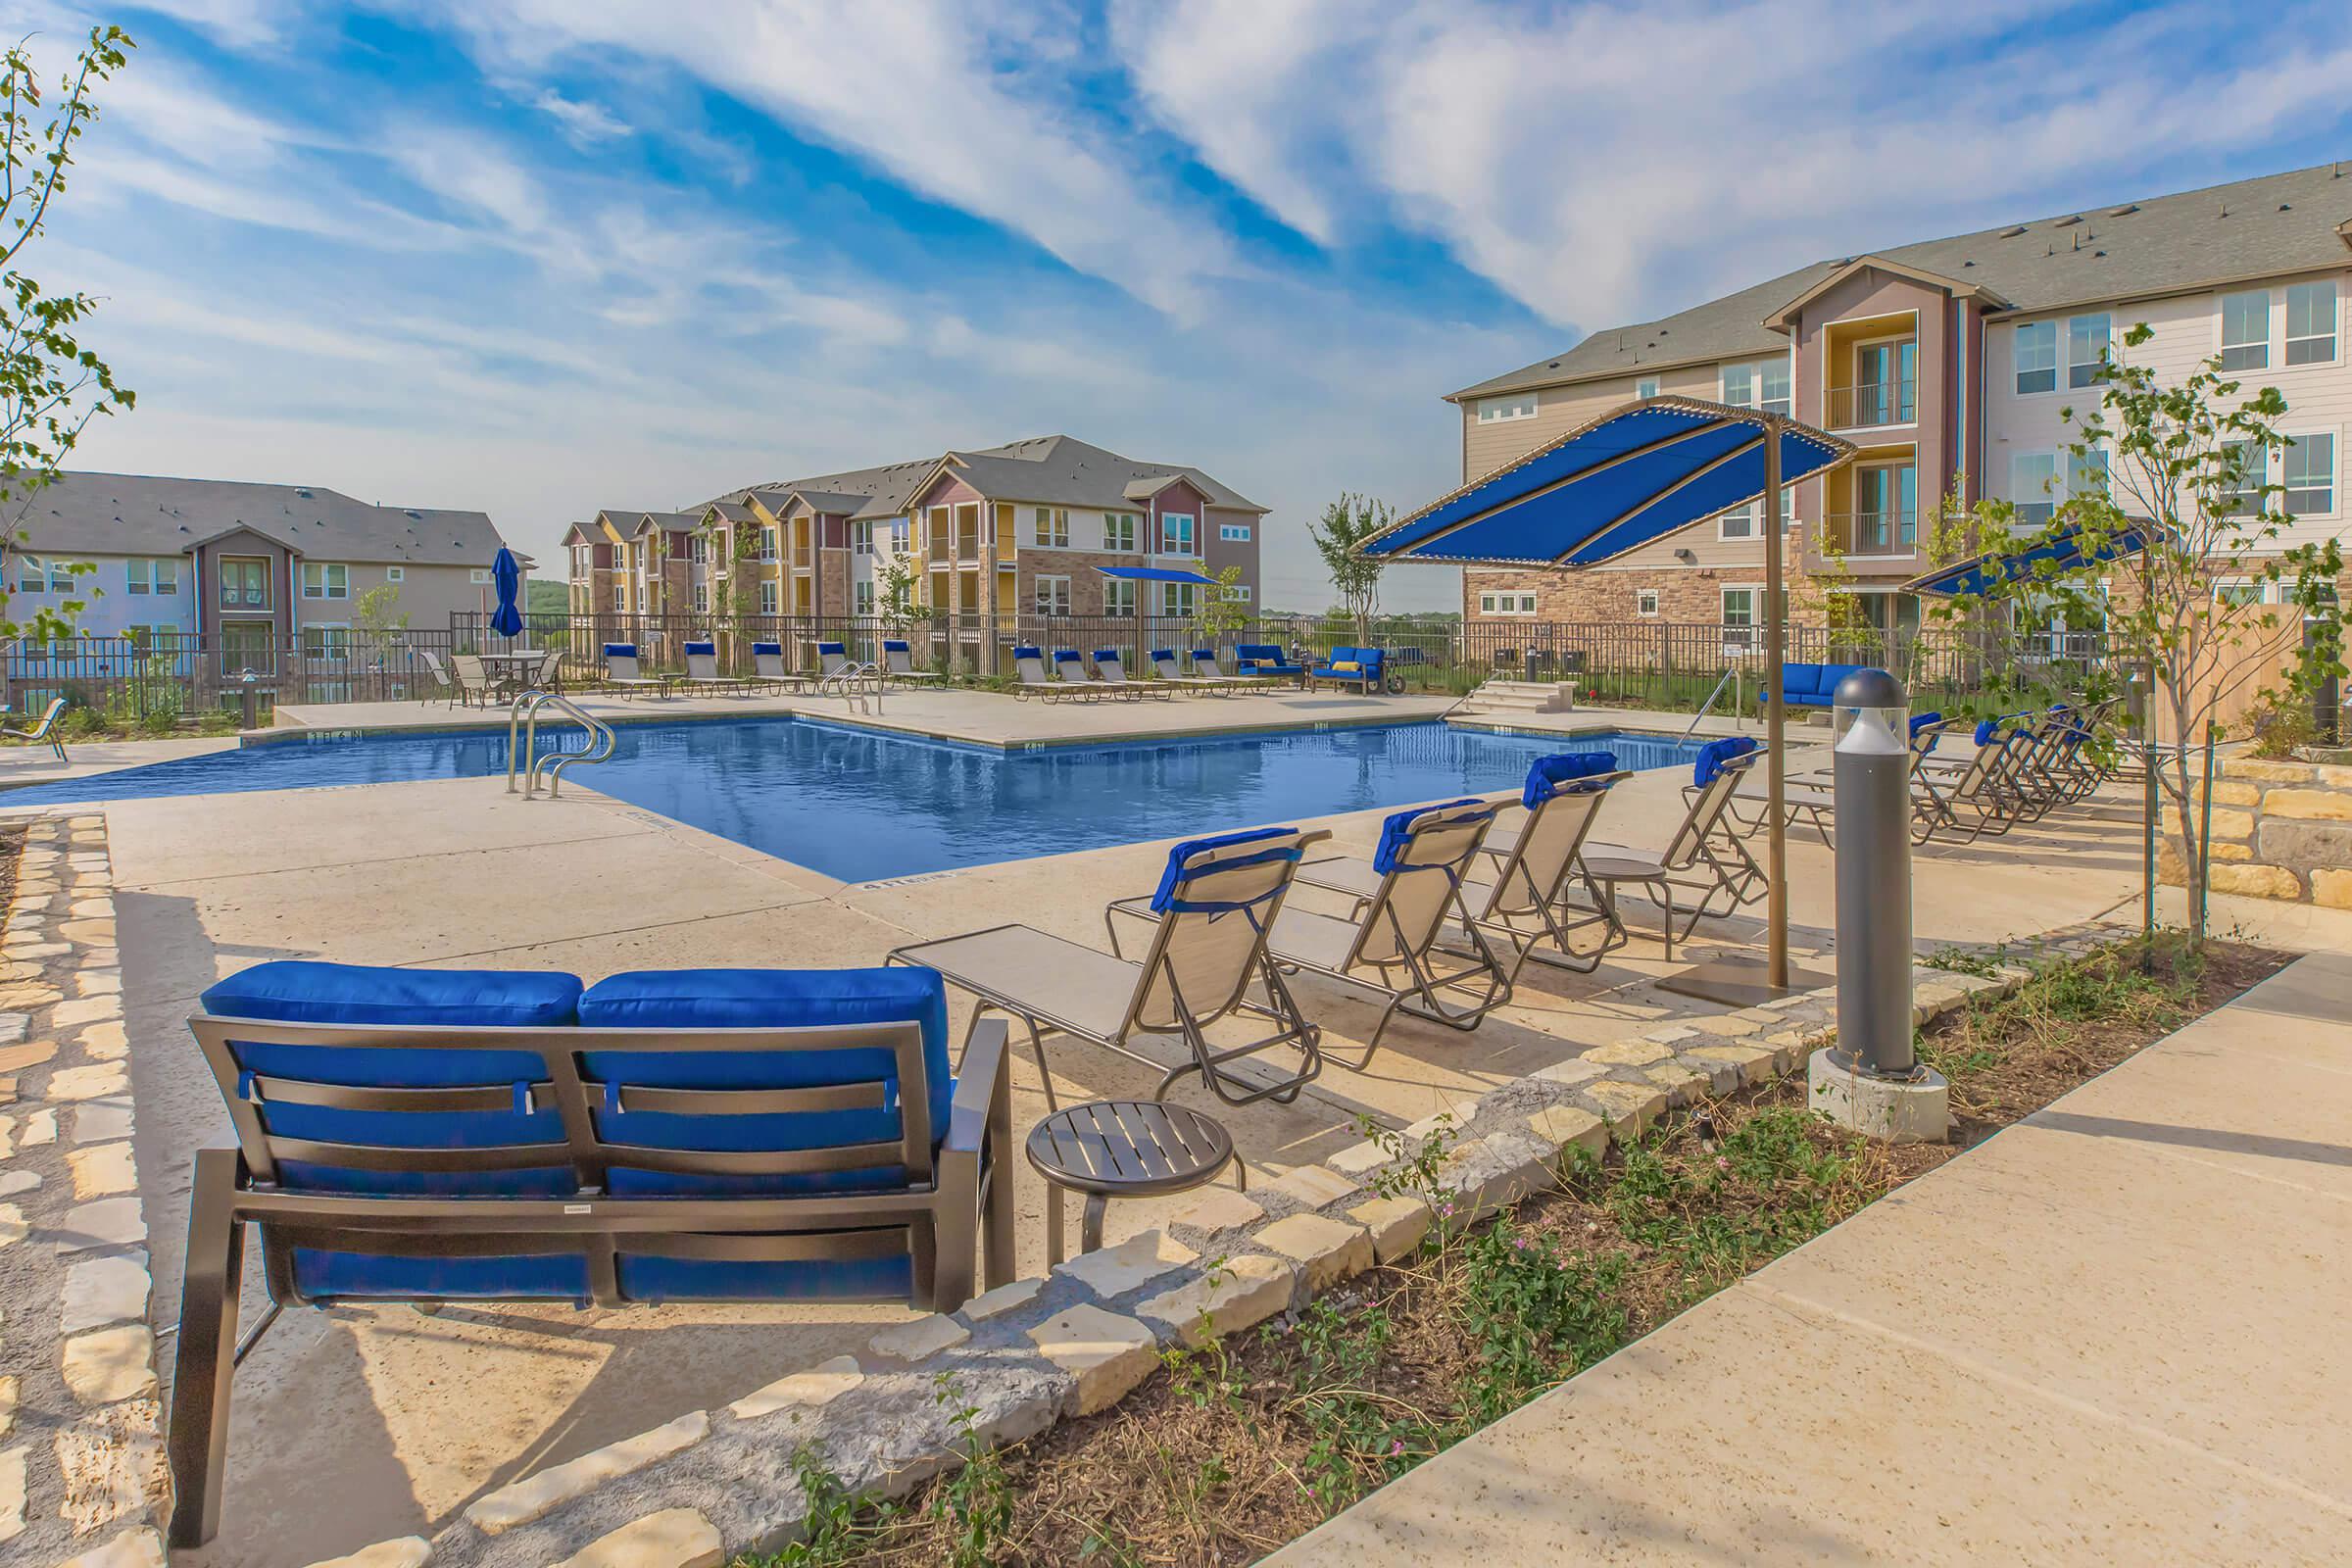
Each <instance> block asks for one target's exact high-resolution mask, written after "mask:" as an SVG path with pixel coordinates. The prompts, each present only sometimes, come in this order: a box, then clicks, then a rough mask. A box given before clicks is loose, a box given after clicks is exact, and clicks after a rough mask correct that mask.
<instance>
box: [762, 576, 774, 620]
mask: <svg viewBox="0 0 2352 1568" xmlns="http://www.w3.org/2000/svg"><path fill="white" fill-rule="evenodd" d="M760 613H761V614H762V615H772V614H774V613H776V585H775V583H774V582H772V581H768V582H762V583H760Z"/></svg>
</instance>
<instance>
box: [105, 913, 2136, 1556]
mask: <svg viewBox="0 0 2352 1568" xmlns="http://www.w3.org/2000/svg"><path fill="white" fill-rule="evenodd" d="M2125 935H2129V932H2127V931H2126V930H2124V929H2123V928H2122V927H2119V926H2112V925H2105V924H2095V923H2094V924H2085V925H2082V926H2076V927H2070V928H2067V929H2065V930H2061V931H2054V932H2051V933H2049V934H2047V935H2046V936H2044V937H2042V938H2041V939H2039V940H2038V941H2037V942H2036V943H2034V952H2033V956H2034V957H2036V958H2047V957H2051V956H2081V955H2082V954H2083V953H2085V952H2087V951H2089V950H2090V949H2091V948H2093V947H2096V946H2098V945H2100V944H2103V943H2106V942H2110V941H2113V940H2115V939H2116V938H2118V937H2121V936H2125ZM1957 951H1961V952H1968V951H1970V950H1968V949H1960V950H1957ZM1985 958H1986V960H1987V961H1986V967H1987V969H1988V970H1989V971H1990V972H1988V973H1985V974H1965V973H1959V972H1955V971H1950V970H1945V969H1939V968H1931V967H1929V966H1927V965H1925V964H1922V965H1920V966H1919V967H1918V968H1916V969H1915V970H1914V971H1913V984H1914V993H1913V995H1914V1002H1915V1014H1916V1016H1917V1018H1918V1020H1919V1021H1920V1022H1921V1023H1925V1022H1927V1021H1928V1020H1929V1019H1931V1018H1936V1017H1939V1016H1941V1015H1942V1014H1944V1013H1946V1012H1950V1011H1952V1010H1953V1009H1955V1008H1957V1007H1960V1006H1962V1005H1965V1004H1966V1003H1967V1001H1968V999H1969V998H1970V997H1971V996H1973V995H1975V994H1977V993H1980V992H1987V991H1989V992H1996V993H1999V994H2001V995H2007V994H2008V993H2010V992H2012V991H2014V990H2015V989H2016V988H2017V987H2018V985H2019V984H2020V983H2021V982H2022V981H2023V980H2024V979H2025V978H2026V977H2027V976H2028V975H2029V974H2030V973H2031V972H2032V969H2031V966H2030V965H2029V964H2027V963H2023V962H2018V961H2014V960H2011V959H2010V958H2009V957H2008V956H2007V955H2006V954H2005V953H2004V952H2002V951H2001V950H1991V951H1989V952H1986V953H1985ZM1835 1011H1836V998H1835V992H1834V991H1833V990H1828V989H1825V990H1822V991H1816V992H1810V993H1803V994H1799V995H1796V996H1791V997H1788V998H1784V999H1782V1000H1780V1001H1778V1002H1775V1003H1772V1004H1770V1005H1766V1006H1762V1007H1754V1008H1749V1009H1746V1010H1744V1011H1740V1012H1735V1013H1728V1014H1724V1015H1721V1016H1714V1017H1705V1018H1693V1019H1687V1020H1684V1021H1682V1022H1678V1023H1666V1024H1655V1025H1652V1026H1650V1027H1649V1028H1647V1029H1645V1030H1643V1031H1642V1032H1641V1033H1640V1034H1637V1035H1632V1036H1629V1037H1628V1038H1626V1039H1623V1040H1620V1041H1617V1042H1615V1043H1614V1044H1612V1045H1607V1046H1601V1047H1597V1048H1595V1049H1594V1050H1593V1051H1591V1052H1588V1053H1586V1054H1584V1055H1583V1056H1581V1057H1575V1058H1571V1059H1569V1060H1565V1061H1561V1062H1556V1063H1554V1064H1552V1065H1551V1066H1548V1067H1544V1068H1542V1069H1540V1070H1538V1071H1537V1072H1535V1073H1533V1074H1531V1075H1529V1076H1527V1077H1524V1078H1518V1079H1514V1080H1512V1081H1511V1082H1509V1083H1506V1084H1503V1085H1501V1086H1500V1087H1498V1088H1495V1089H1493V1090H1490V1091H1489V1092H1488V1093H1487V1094H1485V1095H1483V1096H1481V1097H1480V1098H1479V1100H1478V1101H1477V1102H1476V1103H1475V1104H1474V1105H1472V1106H1471V1107H1470V1108H1469V1110H1468V1111H1467V1113H1466V1114H1464V1115H1463V1116H1461V1117H1460V1118H1459V1119H1458V1121H1454V1120H1452V1119H1451V1118H1448V1117H1435V1116H1433V1117H1431V1118H1429V1119H1427V1120H1426V1121H1422V1122H1417V1123H1415V1124H1413V1125H1412V1126H1410V1127H1407V1128H1404V1129H1403V1130H1402V1133H1401V1137H1402V1139H1403V1141H1404V1146H1405V1147H1406V1148H1414V1147H1417V1146H1418V1145H1419V1144H1420V1142H1421V1140H1423V1139H1424V1138H1426V1137H1427V1136H1428V1135H1430V1134H1432V1133H1436V1132H1439V1131H1441V1130H1446V1131H1450V1132H1451V1133H1452V1134H1453V1135H1454V1142H1453V1143H1452V1144H1451V1146H1450V1148H1449V1149H1448V1150H1447V1151H1446V1155H1445V1158H1444V1162H1443V1165H1442V1168H1441V1176H1440V1181H1441V1186H1442V1191H1443V1192H1446V1193H1450V1194H1451V1195H1452V1196H1451V1199H1450V1201H1447V1200H1446V1199H1444V1198H1441V1199H1440V1201H1439V1207H1438V1208H1437V1209H1435V1210H1433V1208H1432V1207H1431V1205H1430V1203H1429V1201H1426V1200H1424V1199H1422V1198H1419V1197H1406V1196H1383V1195H1382V1194H1381V1193H1379V1192H1378V1191H1376V1183H1377V1178H1378V1177H1379V1176H1380V1174H1381V1173H1382V1172H1383V1171H1384V1170H1387V1169H1389V1168H1390V1167H1392V1166H1393V1165H1394V1164H1395V1163H1396V1162H1395V1161H1394V1160H1393V1159H1392V1158H1391V1156H1390V1152H1389V1149H1388V1148H1386V1147H1384V1145H1383V1144H1382V1143H1381V1142H1365V1143H1361V1144H1357V1145H1355V1146H1353V1147H1351V1148H1348V1149H1344V1150H1342V1151H1340V1152H1338V1153H1336V1154H1333V1155H1331V1156H1330V1157H1329V1158H1328V1159H1326V1160H1324V1161H1323V1162H1322V1163H1321V1164H1318V1165H1302V1166H1299V1167H1298V1168H1297V1169H1295V1170H1292V1171H1289V1172H1287V1173H1286V1174H1284V1175H1283V1176H1281V1177H1279V1178H1277V1179H1276V1180H1274V1181H1272V1182H1268V1183H1265V1184H1263V1185H1261V1186H1255V1187H1253V1188H1252V1189H1251V1190H1250V1192H1249V1193H1248V1194H1247V1195H1245V1194H1243V1193H1240V1192H1236V1191H1234V1190H1232V1189H1229V1188H1223V1187H1219V1188H1213V1189H1210V1190H1208V1191H1207V1192H1205V1193H1203V1194H1202V1195H1201V1197H1200V1198H1198V1199H1197V1200H1196V1201H1194V1202H1193V1203H1192V1204H1191V1206H1189V1207H1188V1208H1186V1209H1185V1210H1184V1211H1183V1212H1182V1213H1179V1214H1177V1215H1176V1216H1174V1217H1173V1218H1172V1219H1170V1220H1169V1222H1168V1224H1167V1225H1166V1227H1165V1228H1164V1229H1160V1230H1149V1231H1144V1232H1142V1233H1140V1234H1138V1235H1136V1236H1132V1237H1130V1238H1128V1239H1127V1240H1126V1241H1124V1242H1122V1243H1120V1244H1119V1245H1118V1246H1116V1247H1110V1248H1105V1249H1103V1250H1101V1251H1097V1252H1092V1253H1088V1254H1085V1255H1083V1256H1080V1257H1077V1258H1074V1259H1072V1260H1070V1261H1069V1262H1066V1263H1063V1264H1062V1265H1060V1266H1059V1267H1057V1268H1055V1269H1054V1270H1053V1271H1052V1272H1051V1273H1050V1274H1048V1275H1047V1276H1045V1277H1044V1278H1041V1279H1022V1280H1016V1281H1013V1282H1012V1283H1010V1284H1007V1285H1002V1286H998V1287H997V1288H995V1289H993V1290H990V1291H988V1292H986V1293H985V1294H983V1295H981V1296H978V1297H976V1298H974V1299H972V1300H971V1301H969V1302H967V1303H966V1304H965V1305H964V1307H963V1308H962V1309H961V1310H960V1311H957V1312H954V1313H946V1314H941V1313H933V1314H929V1315H927V1316H924V1317H920V1318H917V1319H915V1320H913V1321H912V1322H909V1323H904V1324H899V1325H896V1326H894V1327H891V1328H888V1329H884V1330H883V1331H881V1332H880V1333H878V1334H876V1335H874V1336H873V1338H872V1339H871V1340H870V1341H869V1342H868V1343H867V1345H866V1348H864V1350H862V1351H861V1352H859V1353H858V1354H856V1355H842V1356H836V1357H834V1358H833V1359H832V1360H829V1361H826V1362H823V1363H821V1364H819V1365H817V1366H814V1367H811V1368H809V1370H807V1371H804V1372H796V1373H794V1374H792V1375H791V1376H789V1377H785V1378H781V1379H779V1380H777V1381H776V1382H774V1383H771V1384H769V1385H768V1386H767V1387H765V1388H762V1389H759V1390H756V1391H754V1392H752V1393H750V1394H747V1395H745V1396H744V1397H742V1398H740V1399H737V1400H736V1401H735V1402H733V1403H732V1404H729V1405H727V1406H725V1407H724V1408H722V1409H718V1410H710V1411H703V1410H695V1411H689V1412H687V1413H686V1414H684V1415H681V1416H679V1417H677V1418H676V1419H675V1420H672V1421H670V1422H668V1423H667V1424H666V1425H663V1426H660V1427H656V1428H654V1429H653V1430H652V1431H650V1432H645V1433H641V1434H639V1435H638V1436H636V1437H633V1438H628V1439H624V1440H623V1441H621V1442H618V1443H614V1444H611V1445H608V1446H605V1447H602V1448H599V1449H597V1450H595V1451H594V1452H592V1453H586V1454H582V1455H580V1456H579V1457H578V1458H575V1459H571V1460H567V1461H566V1462H564V1463H563V1464H559V1465H555V1466H552V1467H550V1468H548V1469H545V1470H542V1471H539V1472H538V1473H537V1474H535V1475H531V1476H526V1477H524V1478H522V1479H520V1480H518V1481H515V1482H511V1483H509V1484H508V1485H506V1486H504V1487H501V1488H499V1489H498V1490H496V1491H494V1492H491V1493H488V1494H486V1495H483V1496H481V1497H479V1498H477V1499H475V1500H474V1501H473V1502H472V1503H470V1504H468V1505H467V1506H466V1510H465V1512H464V1514H463V1515H462V1516H461V1517H460V1519H459V1520H458V1522H457V1523H455V1524H453V1525H451V1526H449V1527H448V1528H446V1529H444V1530H443V1531H442V1532H441V1533H440V1535H439V1536H437V1537H436V1538H434V1539H433V1540H432V1541H429V1542H428V1541H426V1540H424V1539H423V1538H421V1537H415V1536H411V1537H405V1538H402V1539H401V1540H398V1541H387V1542H379V1543H377V1544H374V1545H372V1546H368V1547H367V1548H366V1549H365V1550H362V1551H359V1552H355V1553H353V1554H352V1555H350V1556H345V1557H337V1558H333V1559H331V1560H330V1561H327V1562H321V1563H317V1564H313V1565H312V1568H427V1565H431V1568H458V1565H462V1564H463V1565H470V1568H545V1565H547V1564H550V1563H553V1564H557V1565H558V1568H719V1565H722V1564H724V1563H725V1562H726V1561H728V1560H729V1559H730V1558H731V1557H732V1556H733V1555H734V1554H737V1553H742V1552H772V1551H776V1550H779V1549H781V1548H782V1547H783V1546H785V1545H788V1544H791V1543H793V1542H794V1541H797V1540H798V1539H800V1535H801V1532H802V1530H803V1528H804V1526H805V1523H806V1520H807V1515H808V1504H809V1498H808V1495H807V1493H806V1491H805V1490H804V1488H803V1486H802V1483H801V1481H800V1478H799V1476H798V1474H797V1473H796V1457H797V1456H798V1455H800V1454H802V1453H803V1452H809V1453H813V1454H814V1455H817V1456H818V1457H819V1458H820V1459H821V1462H822V1463H823V1465H824V1467H825V1468H826V1470H827V1471H828V1472H830V1474H831V1475H832V1476H833V1477H834V1478H835V1479H836V1480H837V1481H838V1482H839V1483H840V1484H841V1485H842V1486H844V1487H846V1488H847V1489H849V1490H850V1491H851V1492H853V1493H860V1494H867V1495H875V1496H885V1497H900V1496H904V1495H907V1493H909V1492H911V1491H913V1490H914V1489H915V1488H916V1487H917V1486H919V1485H921V1484H922V1483H923V1482H925V1481H927V1480H929V1479H931V1478H932V1477H934V1476H936V1475H939V1474H941V1473H943V1472H945V1471H947V1470H950V1469H952V1468H954V1467H955V1466H956V1465H959V1464H961V1463H962V1462H963V1461H964V1459H965V1457H966V1456H967V1455H966V1453H965V1451H964V1450H965V1446H966V1444H967V1442H969V1443H972V1444H977V1445H980V1446H987V1447H992V1448H993V1447H998V1446H1005V1445H1009V1444H1015V1443H1020V1442H1024V1441H1026V1440H1028V1439H1030V1438H1033V1437H1036V1436H1037V1435H1039V1434H1040V1433H1043V1432H1045V1431H1048V1430H1049V1429H1051V1428H1052V1427H1054V1425H1056V1424H1057V1423H1059V1422H1062V1421H1065V1420H1069V1419H1072V1418H1074V1417H1077V1416H1085V1415H1092V1414H1094V1413H1096V1412H1097V1411H1100V1410H1104V1409H1107V1408H1109V1407H1110V1406H1112V1405H1114V1404H1116V1403H1117V1402H1118V1401H1119V1400H1120V1399H1122V1398H1124V1397H1126V1395H1127V1394H1128V1392H1129V1391H1131V1390H1132V1389H1134V1388H1135V1387H1136V1386H1137V1385H1139V1384H1141V1383H1142V1382H1143V1381H1144V1380H1145V1379H1146V1378H1148V1377H1150V1376H1151V1375H1152V1372H1153V1371H1155V1370H1157V1369H1158V1367H1159V1366H1160V1364H1161V1360H1160V1353H1161V1350H1162V1348H1163V1347H1168V1346H1173V1345H1183V1346H1191V1347H1198V1346H1200V1345H1202V1344H1205V1343H1206V1342H1208V1341H1209V1340H1211V1339H1215V1338H1221V1337H1224V1336H1227V1335H1232V1334H1238V1333H1240V1332H1242V1331H1243V1330H1246V1329H1250V1328H1252V1327H1254V1326H1256V1325H1257V1324H1259V1323H1261V1322H1264V1321H1265V1320H1267V1319H1269V1318H1272V1317H1276V1316H1279V1315H1282V1314H1285V1313H1291V1312H1296V1311H1298V1310H1299V1308H1301V1307H1303V1306H1304V1305H1305V1304H1306V1303H1307V1302H1308V1301H1309V1300H1311V1299H1313V1298H1314V1297H1315V1296H1317V1295H1319V1294H1320V1293H1322V1292H1324V1291H1326V1290H1329V1289H1331V1288H1332V1287H1333V1286H1335V1285H1338V1284H1340V1283H1341V1282H1342V1281H1345V1280H1347V1279H1348V1278H1350V1277H1352V1276H1354V1275H1356V1274H1360V1273H1362V1272H1363V1271H1364V1270H1366V1269H1368V1268H1371V1267H1372V1266H1373V1265H1374V1264H1375V1263H1387V1262H1393V1261H1395V1260H1396V1259H1397V1258H1399V1257H1402V1256H1404V1255H1406V1254H1407V1253H1409V1252H1410V1251H1412V1250H1413V1249H1414V1248H1416V1247H1418V1246H1419V1245H1420V1243H1421V1239H1422V1237H1423V1236H1424V1235H1426V1234H1427V1233H1428V1231H1429V1229H1430V1227H1431V1226H1432V1225H1433V1224H1435V1223H1437V1222H1438V1221H1439V1220H1440V1219H1441V1218H1443V1219H1445V1220H1446V1222H1447V1223H1452V1224H1462V1223H1467V1222H1469V1221H1471V1220H1474V1219H1478V1218H1483V1217H1485V1216H1486V1215H1489V1214H1492V1213H1494V1212H1495V1211H1496V1210H1497V1209H1500V1208H1504V1207H1507V1206H1510V1205H1512V1204H1516V1203H1517V1202H1518V1201H1520V1200H1522V1199H1524V1198H1527V1197H1529V1196H1531V1195H1532V1194H1534V1193H1536V1192H1538V1191H1539V1190H1541V1189H1542V1188H1544V1186H1546V1185H1548V1184H1550V1183H1551V1182H1552V1181H1553V1180H1555V1178H1556V1170H1557V1166H1558V1162H1559V1160H1560V1157H1561V1156H1562V1154H1563V1153H1565V1152H1568V1151H1569V1150H1571V1149H1585V1150H1590V1151H1591V1152H1593V1153H1595V1154H1598V1153H1601V1152H1604V1151H1605V1150H1606V1149H1607V1147H1608V1145H1609V1144H1610V1143H1611V1142H1616V1143H1620V1144H1622V1143H1627V1142H1630V1141H1632V1140H1633V1139H1635V1138H1637V1137H1639V1136H1640V1135H1641V1133H1642V1131H1643V1130H1644V1129H1645V1128H1647V1127H1648V1126H1649V1124H1650V1123H1651V1122H1653V1121H1654V1120H1656V1119H1657V1118H1658V1117H1659V1116H1660V1115H1662V1114H1664V1113H1665V1111H1666V1110H1667V1109H1668V1108H1669V1107H1672V1106H1679V1105H1686V1104H1689V1103H1691V1102H1693V1101H1695V1100H1698V1099H1700V1098H1702V1097H1704V1096H1707V1095H1715V1094H1729V1093H1731V1092H1733V1091H1735V1090H1738V1089H1740V1088H1742V1087H1745V1086H1748V1085H1752V1084H1759V1083H1764V1082H1768V1081H1770V1080H1772V1079H1774V1078H1777V1077H1780V1076H1782V1075H1785V1074H1789V1073H1793V1072H1797V1071H1800V1070H1801V1069H1802V1068H1803V1066H1804V1063H1805V1060H1806V1058H1807V1056H1808V1055H1809V1054H1810V1053H1811V1052H1812V1050H1813V1049H1814V1048H1815V1047H1817V1046H1819V1045H1821V1044H1823V1043H1824V1042H1826V1041H1827V1040H1828V1039H1829V1038H1830V1037H1831V1036H1832V1035H1833V1034H1834V1033H1835V1029H1834V1027H1833V1026H1834V1021H1835V1019H1834V1014H1835ZM1390 1185H1394V1184H1390ZM958 1410H961V1411H962V1412H964V1420H963V1421H962V1422H961V1423H960V1424H959V1423H958V1422H957V1420H956V1412H957V1411H958ZM110 1568H111V1565H110Z"/></svg>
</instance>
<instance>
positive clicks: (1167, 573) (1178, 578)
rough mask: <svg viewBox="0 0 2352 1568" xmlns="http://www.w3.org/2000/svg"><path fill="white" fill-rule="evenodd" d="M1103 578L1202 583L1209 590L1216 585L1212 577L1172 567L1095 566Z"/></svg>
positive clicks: (1128, 580)
mask: <svg viewBox="0 0 2352 1568" xmlns="http://www.w3.org/2000/svg"><path fill="white" fill-rule="evenodd" d="M1095 569H1096V570H1097V571H1099V572H1101V573H1102V574H1103V576H1105V577H1118V578H1121V579H1123V580H1124V581H1127V582H1204V583H1206V584H1208V585H1209V586H1210V587H1211V588H1214V587H1215V586H1216V585H1217V579H1216V578H1214V577H1203V576H1201V574H1200V573H1199V572H1197V571H1180V570H1178V569H1177V568H1176V567H1174V566H1097V567H1096V568H1095Z"/></svg>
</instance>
